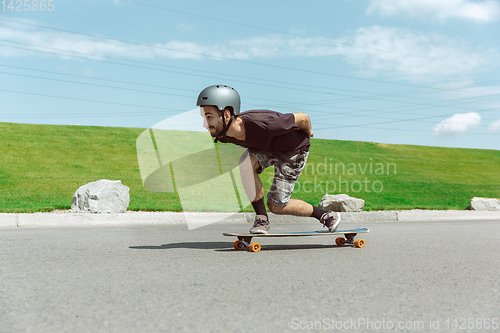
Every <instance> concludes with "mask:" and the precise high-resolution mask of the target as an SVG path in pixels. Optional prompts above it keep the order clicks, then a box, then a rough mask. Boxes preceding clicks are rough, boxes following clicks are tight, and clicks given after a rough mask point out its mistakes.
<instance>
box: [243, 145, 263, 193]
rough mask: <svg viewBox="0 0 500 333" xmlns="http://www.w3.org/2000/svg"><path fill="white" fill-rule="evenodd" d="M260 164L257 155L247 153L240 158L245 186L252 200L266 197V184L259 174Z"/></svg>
mask: <svg viewBox="0 0 500 333" xmlns="http://www.w3.org/2000/svg"><path fill="white" fill-rule="evenodd" d="M259 167H260V164H259V160H258V159H257V157H255V155H253V154H249V153H245V154H243V155H242V156H241V158H240V174H241V181H242V183H243V188H244V189H245V193H246V195H247V197H248V200H250V202H255V201H258V200H260V199H263V198H264V186H262V182H261V180H260V178H259V175H258V174H257V170H258V169H259Z"/></svg>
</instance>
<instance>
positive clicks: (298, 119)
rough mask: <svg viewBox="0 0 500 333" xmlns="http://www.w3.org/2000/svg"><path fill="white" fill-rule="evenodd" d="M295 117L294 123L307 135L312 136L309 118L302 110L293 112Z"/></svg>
mask: <svg viewBox="0 0 500 333" xmlns="http://www.w3.org/2000/svg"><path fill="white" fill-rule="evenodd" d="M293 115H294V117H295V124H297V126H299V128H300V129H301V130H303V131H304V132H305V133H306V134H307V135H308V136H309V137H311V138H312V137H313V136H314V133H313V130H312V125H311V119H309V116H308V115H307V114H305V113H304V112H298V113H294V114H293Z"/></svg>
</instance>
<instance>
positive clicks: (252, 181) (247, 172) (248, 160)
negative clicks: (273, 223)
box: [240, 152, 269, 234]
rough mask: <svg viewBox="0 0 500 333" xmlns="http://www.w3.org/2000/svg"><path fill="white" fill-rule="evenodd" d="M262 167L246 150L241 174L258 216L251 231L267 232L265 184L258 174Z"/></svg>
mask: <svg viewBox="0 0 500 333" xmlns="http://www.w3.org/2000/svg"><path fill="white" fill-rule="evenodd" d="M259 168H261V165H260V163H259V160H258V159H257V157H256V156H255V155H253V154H249V153H248V152H246V153H245V154H243V155H242V156H241V159H240V174H241V181H242V183H243V188H244V189H245V193H246V195H247V197H248V200H250V202H251V203H252V206H253V209H254V210H255V213H256V214H257V216H256V217H255V221H254V224H253V227H252V228H250V233H254V234H255V233H258V234H265V233H267V231H268V230H269V217H268V216H267V211H266V205H265V203H264V186H262V181H261V180H260V178H259V175H258V174H257V171H258V170H259Z"/></svg>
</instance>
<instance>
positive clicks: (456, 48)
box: [340, 26, 498, 81]
mask: <svg viewBox="0 0 500 333" xmlns="http://www.w3.org/2000/svg"><path fill="white" fill-rule="evenodd" d="M350 41H351V43H350V44H349V42H350ZM342 42H344V43H343V45H345V46H341V47H340V49H341V50H342V54H343V55H344V56H345V58H346V61H348V62H350V63H352V64H354V65H356V66H357V67H358V68H360V69H361V70H363V71H364V73H365V74H368V75H376V74H380V73H384V74H386V75H393V76H401V77H402V78H405V79H410V80H413V81H432V80H435V79H444V78H446V77H451V76H455V75H466V74H470V73H473V71H475V70H477V68H478V67H480V66H488V65H491V64H492V63H495V62H496V61H497V60H496V59H497V58H498V56H497V55H496V54H495V52H494V51H488V50H474V49H472V48H471V47H469V46H468V45H466V44H464V43H463V42H461V41H459V40H455V39H452V38H450V37H448V36H445V35H440V34H424V33H418V32H414V31H410V30H406V29H399V28H393V27H380V26H374V27H370V28H360V29H358V30H357V31H356V32H355V33H354V36H352V37H349V38H344V39H343V40H342Z"/></svg>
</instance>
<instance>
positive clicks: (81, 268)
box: [0, 221, 500, 332]
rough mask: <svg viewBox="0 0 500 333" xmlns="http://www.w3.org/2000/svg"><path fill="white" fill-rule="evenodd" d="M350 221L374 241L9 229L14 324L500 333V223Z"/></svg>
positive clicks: (1, 282)
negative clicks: (254, 240)
mask: <svg viewBox="0 0 500 333" xmlns="http://www.w3.org/2000/svg"><path fill="white" fill-rule="evenodd" d="M319 227H320V226H319V225H316V224H275V225H273V226H272V229H271V231H273V232H280V231H295V230H316V229H318V228H319ZM341 227H342V228H347V227H349V228H351V227H352V228H354V227H368V228H369V229H370V233H368V234H363V235H360V236H362V237H363V238H364V239H365V240H366V246H365V247H364V248H362V249H358V248H354V247H337V246H336V245H334V244H335V242H334V241H335V237H331V236H326V237H301V238H266V239H264V238H261V239H260V240H261V244H262V250H261V251H260V252H259V253H251V252H247V251H236V250H234V249H233V247H232V243H233V241H234V239H233V238H231V237H224V236H222V233H223V232H227V231H229V232H245V231H247V230H248V228H249V226H247V225H242V224H239V225H236V224H234V225H228V224H213V225H209V226H207V227H203V228H200V229H195V230H192V231H189V230H188V228H187V226H186V225H185V224H184V225H162V226H115V227H74V228H12V229H11V228H2V229H0V248H1V250H0V260H1V265H0V321H1V325H0V332H235V331H237V330H241V331H244V332H247V331H248V332H296V331H309V330H310V329H319V330H326V331H332V330H333V331H357V332H372V331H380V332H382V331H383V332H386V331H389V330H392V331H395V332H398V331H405V332H422V331H433V332H439V331H456V332H478V331H481V332H490V331H491V332H493V331H497V332H498V331H499V330H500V329H499V328H498V325H500V323H499V322H498V321H499V319H500V293H499V288H500V287H499V273H500V270H499V263H500V221H492V222H484V221H483V222H479V221H478V222H460V223H455V222H439V223H425V222H418V223H365V224H360V223H356V224H344V225H342V226H341ZM495 323H496V324H495ZM495 328H496V329H495Z"/></svg>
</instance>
